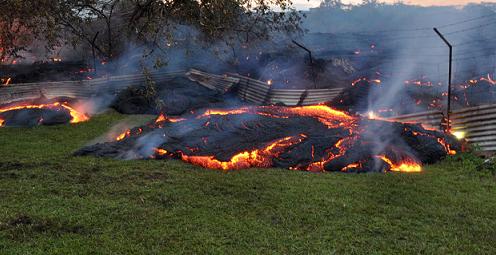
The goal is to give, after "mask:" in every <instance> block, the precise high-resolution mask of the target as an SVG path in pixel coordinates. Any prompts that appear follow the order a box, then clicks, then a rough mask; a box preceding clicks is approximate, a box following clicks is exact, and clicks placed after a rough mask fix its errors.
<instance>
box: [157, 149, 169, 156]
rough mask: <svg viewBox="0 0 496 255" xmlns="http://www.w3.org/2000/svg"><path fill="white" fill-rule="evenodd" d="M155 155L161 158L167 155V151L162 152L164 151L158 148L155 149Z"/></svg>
mask: <svg viewBox="0 0 496 255" xmlns="http://www.w3.org/2000/svg"><path fill="white" fill-rule="evenodd" d="M155 153H156V154H157V155H159V156H163V155H166V154H167V153H169V152H168V151H167V150H164V149H160V148H157V149H155Z"/></svg>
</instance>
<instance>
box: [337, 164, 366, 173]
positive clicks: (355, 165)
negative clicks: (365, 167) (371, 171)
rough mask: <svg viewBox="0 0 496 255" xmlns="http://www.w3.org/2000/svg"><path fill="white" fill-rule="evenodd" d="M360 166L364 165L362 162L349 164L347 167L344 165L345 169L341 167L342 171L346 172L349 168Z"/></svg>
mask: <svg viewBox="0 0 496 255" xmlns="http://www.w3.org/2000/svg"><path fill="white" fill-rule="evenodd" d="M359 167H362V164H360V163H353V164H349V165H347V166H346V167H344V168H343V169H341V172H346V171H348V170H351V169H355V168H359Z"/></svg>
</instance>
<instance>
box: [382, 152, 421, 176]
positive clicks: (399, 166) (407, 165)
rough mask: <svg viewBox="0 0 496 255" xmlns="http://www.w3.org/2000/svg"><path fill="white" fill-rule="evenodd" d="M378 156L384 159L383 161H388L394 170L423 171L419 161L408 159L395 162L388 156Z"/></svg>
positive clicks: (391, 169) (405, 171)
mask: <svg viewBox="0 0 496 255" xmlns="http://www.w3.org/2000/svg"><path fill="white" fill-rule="evenodd" d="M378 158H380V159H382V161H384V162H386V163H387V164H388V165H389V167H390V171H393V172H404V173H419V172H422V166H420V164H419V163H417V162H415V161H413V160H411V159H408V160H404V161H401V162H400V163H393V161H392V160H391V159H389V158H388V157H386V156H384V155H381V156H378Z"/></svg>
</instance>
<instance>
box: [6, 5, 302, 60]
mask: <svg viewBox="0 0 496 255" xmlns="http://www.w3.org/2000/svg"><path fill="white" fill-rule="evenodd" d="M6 2H9V3H8V4H6V5H9V8H3V9H4V10H7V9H8V10H11V9H13V11H11V12H9V13H8V14H9V15H7V17H0V24H3V23H5V24H6V25H8V26H10V27H8V26H4V25H2V28H1V29H2V31H1V32H2V34H1V35H0V36H2V37H1V38H2V39H1V43H2V45H1V46H2V47H3V48H4V50H3V51H2V54H7V55H12V54H13V53H18V52H20V51H22V50H25V49H26V47H27V45H28V43H29V40H25V41H24V40H23V41H22V42H21V40H19V38H20V37H19V32H20V31H27V32H29V33H28V34H29V35H30V38H31V39H32V38H36V37H38V38H42V37H43V38H45V39H47V40H49V41H50V42H51V43H50V44H48V45H49V46H50V45H53V44H54V43H55V42H57V41H58V42H60V41H66V42H71V43H72V44H73V45H74V46H80V45H81V44H86V45H89V46H90V47H91V48H93V49H94V50H95V51H96V52H97V53H98V55H99V56H100V57H104V58H108V59H112V58H114V57H116V56H118V55H119V51H120V50H122V49H120V47H121V48H122V45H123V44H125V43H127V42H132V43H135V44H141V45H144V46H147V47H148V48H150V49H151V50H152V51H153V50H156V49H161V48H163V47H167V45H169V43H170V41H173V35H174V33H173V32H174V31H175V30H176V29H177V28H178V27H180V26H187V27H191V28H193V29H196V30H197V31H199V33H200V34H201V39H202V40H203V41H207V42H208V41H210V42H213V41H218V40H224V41H226V42H229V43H231V44H234V43H250V42H253V41H256V40H265V39H267V38H268V37H269V36H270V34H271V33H273V32H295V31H299V29H300V28H299V24H300V21H301V17H300V15H299V13H298V12H297V11H296V10H295V9H294V8H292V6H291V1H290V0H56V1H49V0H41V1H40V2H41V3H42V4H41V5H40V6H37V7H36V9H34V8H33V7H32V5H31V4H29V3H27V2H28V1H22V0H7V1H6ZM2 3H3V2H2ZM12 6H13V8H12ZM0 7H1V6H0ZM275 8H278V9H279V11H278V12H275V11H274V9H275ZM19 27H22V28H23V29H22V30H20V29H19ZM4 34H5V35H4ZM14 38H16V39H14ZM7 49H8V50H7Z"/></svg>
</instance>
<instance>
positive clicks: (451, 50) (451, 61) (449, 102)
mask: <svg viewBox="0 0 496 255" xmlns="http://www.w3.org/2000/svg"><path fill="white" fill-rule="evenodd" d="M434 32H436V34H437V35H439V37H441V39H442V40H443V41H444V43H446V45H448V48H449V77H448V107H447V108H448V109H447V111H446V116H447V119H448V123H447V127H446V130H447V131H449V130H450V129H451V120H450V115H451V72H452V69H453V45H451V43H450V42H448V40H447V39H446V38H445V37H444V35H443V34H441V32H439V30H438V29H437V28H434Z"/></svg>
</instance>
